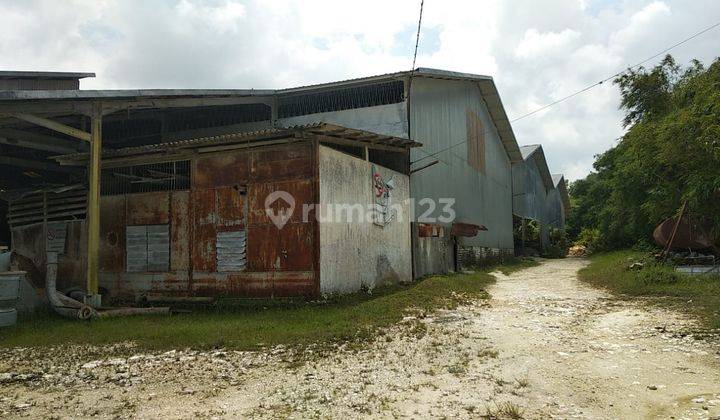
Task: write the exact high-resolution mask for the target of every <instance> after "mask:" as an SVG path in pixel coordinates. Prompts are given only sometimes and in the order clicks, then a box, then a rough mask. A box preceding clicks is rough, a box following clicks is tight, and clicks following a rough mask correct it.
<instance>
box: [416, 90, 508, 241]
mask: <svg viewBox="0 0 720 420" xmlns="http://www.w3.org/2000/svg"><path fill="white" fill-rule="evenodd" d="M468 109H469V110H471V111H473V112H475V113H476V114H477V116H478V117H479V118H480V120H481V121H482V125H483V128H484V129H485V156H486V157H485V158H486V161H485V167H486V171H485V174H481V173H480V172H478V171H476V170H475V169H473V168H472V167H470V166H469V165H468V164H467V146H466V144H465V143H462V144H460V145H458V146H456V147H453V148H452V149H450V150H447V151H445V152H442V153H440V154H439V155H437V156H436V157H433V158H427V159H425V160H424V161H423V162H431V161H432V160H433V159H440V160H442V162H440V163H438V164H436V165H434V166H432V167H430V168H427V169H425V170H423V171H420V172H417V173H415V174H413V175H412V177H411V182H410V185H411V187H410V188H411V191H412V195H413V198H415V202H416V205H417V204H418V200H419V199H420V198H423V197H430V198H434V199H437V198H441V197H454V198H455V199H456V203H455V211H456V213H457V221H459V222H464V223H474V224H482V225H485V226H486V227H487V228H488V230H487V231H486V232H480V233H479V234H478V236H476V237H473V238H461V245H465V246H476V247H487V248H493V249H499V250H512V249H513V235H512V175H511V171H510V160H509V158H508V157H507V153H506V151H505V148H504V147H503V145H502V143H501V141H500V136H499V135H498V133H497V130H496V129H495V126H494V124H493V122H492V120H491V117H490V114H489V113H488V111H487V107H486V105H485V103H484V101H483V100H482V96H481V95H480V91H479V89H478V87H477V84H476V83H474V82H466V81H449V80H438V79H426V78H418V79H415V80H413V83H412V92H411V103H410V110H411V122H410V130H411V132H412V139H413V140H416V141H419V142H421V143H423V147H422V148H421V150H418V149H414V150H412V152H411V160H413V161H415V160H417V159H420V158H423V157H425V156H427V154H428V153H430V154H432V153H433V152H436V151H439V150H442V149H445V148H449V147H451V146H454V145H456V144H458V143H461V142H464V141H466V140H467V128H466V125H465V119H466V111H467V110H468ZM415 166H420V164H418V165H415ZM424 210H425V208H424V207H420V208H416V211H417V212H418V214H419V213H421V212H422V211H424Z"/></svg>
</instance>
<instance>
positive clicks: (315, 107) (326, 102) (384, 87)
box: [278, 80, 405, 118]
mask: <svg viewBox="0 0 720 420" xmlns="http://www.w3.org/2000/svg"><path fill="white" fill-rule="evenodd" d="M404 94H405V84H404V82H403V81H402V80H396V81H391V82H384V83H375V84H372V85H364V86H356V87H348V88H343V89H335V90H330V91H325V92H314V93H301V94H290V95H287V96H283V97H281V98H280V101H279V107H278V117H279V118H288V117H295V116H298V115H308V114H318V113H321V112H332V111H342V110H345V109H355V108H364V107H370V106H378V105H387V104H394V103H399V102H402V101H403V100H404Z"/></svg>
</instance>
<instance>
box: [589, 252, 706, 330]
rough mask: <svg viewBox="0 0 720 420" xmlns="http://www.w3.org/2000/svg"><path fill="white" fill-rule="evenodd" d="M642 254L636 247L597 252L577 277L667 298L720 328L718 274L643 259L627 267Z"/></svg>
mask: <svg viewBox="0 0 720 420" xmlns="http://www.w3.org/2000/svg"><path fill="white" fill-rule="evenodd" d="M645 255H646V254H643V253H641V252H635V251H615V252H609V253H601V254H597V255H594V256H592V257H591V262H590V265H589V266H587V267H586V268H583V269H582V270H580V272H579V273H578V276H579V278H580V280H583V281H586V282H588V283H590V284H592V285H594V286H598V287H603V288H606V289H608V290H610V291H612V292H615V293H620V294H624V295H629V296H653V297H666V298H669V299H667V300H663V301H662V302H665V303H667V304H671V305H673V304H679V305H681V307H682V308H683V309H684V310H689V311H691V312H692V313H694V314H696V315H698V316H699V317H700V318H701V319H703V320H704V321H706V322H707V324H708V325H709V326H710V327H711V328H720V277H718V276H688V275H684V274H680V273H677V272H675V271H674V270H673V268H672V267H669V266H665V265H660V264H655V263H652V262H646V263H645V265H644V267H643V268H641V269H638V270H633V269H630V268H629V266H630V265H631V264H632V262H634V261H639V260H641V259H642V258H643V257H644V256H645Z"/></svg>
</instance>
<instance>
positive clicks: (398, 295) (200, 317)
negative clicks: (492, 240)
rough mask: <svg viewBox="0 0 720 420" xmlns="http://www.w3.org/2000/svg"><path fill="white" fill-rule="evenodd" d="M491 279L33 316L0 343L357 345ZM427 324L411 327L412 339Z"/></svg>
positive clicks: (456, 300)
mask: <svg viewBox="0 0 720 420" xmlns="http://www.w3.org/2000/svg"><path fill="white" fill-rule="evenodd" d="M492 281H493V278H492V276H491V275H489V274H488V273H487V272H475V273H473V274H464V275H450V276H436V277H429V278H425V279H422V280H418V281H416V282H413V283H411V284H407V285H397V286H389V287H385V288H376V289H374V290H373V293H372V295H368V294H367V293H364V292H359V293H356V294H353V295H349V296H343V297H333V298H331V299H329V300H323V301H319V302H299V301H287V302H285V303H284V304H283V305H279V304H276V305H272V304H267V303H263V304H262V305H248V304H247V303H246V304H245V305H236V306H221V307H220V308H217V309H214V310H205V311H197V312H194V313H185V314H178V315H172V316H167V317H159V316H134V317H125V318H114V319H98V320H93V321H91V322H87V323H82V324H81V323H78V322H77V321H74V320H69V319H61V318H57V317H55V316H53V315H50V314H48V315H44V316H41V315H37V316H35V317H33V318H32V319H27V320H25V322H23V320H22V319H21V321H20V322H19V323H18V325H17V326H14V327H10V328H4V329H2V330H0V348H2V347H43V346H55V345H59V344H92V345H106V344H112V343H118V342H134V343H135V344H136V345H137V346H138V347H139V348H142V349H148V350H164V349H172V348H194V349H209V348H219V347H223V348H234V349H249V350H252V349H257V348H259V347H262V346H274V345H279V344H283V345H286V346H298V345H299V346H302V345H308V344H311V343H318V344H323V343H325V344H327V343H334V342H338V341H349V342H351V343H352V342H355V343H360V342H363V341H365V340H368V339H370V338H373V337H375V334H377V332H378V331H382V329H383V328H387V327H389V326H391V325H394V324H396V323H397V322H399V321H401V320H402V319H403V317H404V316H406V315H407V314H408V313H409V312H411V311H412V312H415V313H431V312H433V311H435V310H437V309H440V308H448V309H452V308H455V307H457V306H458V305H461V304H462V303H464V302H465V301H466V300H467V299H472V300H476V299H484V298H487V297H488V296H489V295H488V294H487V292H486V291H485V287H486V286H487V285H488V284H490V283H491V282H492ZM425 331H426V326H425V324H424V323H421V322H418V323H416V324H415V325H414V326H412V327H411V328H410V332H411V333H412V334H415V335H417V336H422V335H424V334H425Z"/></svg>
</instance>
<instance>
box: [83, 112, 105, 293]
mask: <svg viewBox="0 0 720 420" xmlns="http://www.w3.org/2000/svg"><path fill="white" fill-rule="evenodd" d="M90 118H91V120H90V135H91V141H90V161H89V163H88V200H87V205H88V207H87V276H86V277H87V298H86V303H87V304H89V305H91V306H94V307H98V306H100V305H101V301H100V294H99V293H98V274H99V271H100V155H101V151H102V104H101V103H99V102H95V103H93V107H92V114H91V116H90Z"/></svg>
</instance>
